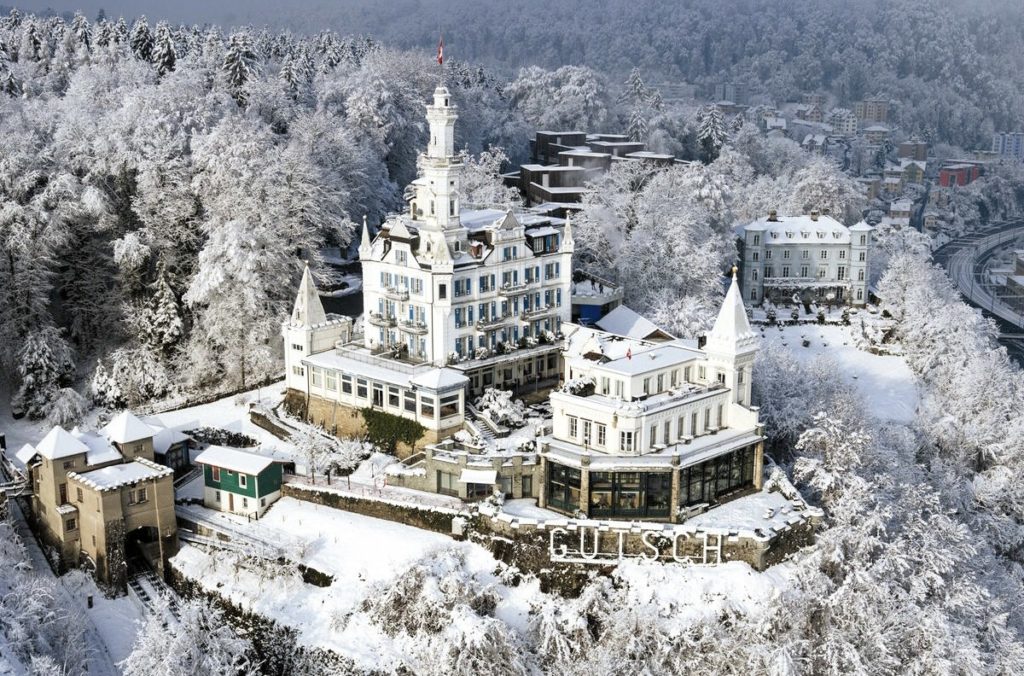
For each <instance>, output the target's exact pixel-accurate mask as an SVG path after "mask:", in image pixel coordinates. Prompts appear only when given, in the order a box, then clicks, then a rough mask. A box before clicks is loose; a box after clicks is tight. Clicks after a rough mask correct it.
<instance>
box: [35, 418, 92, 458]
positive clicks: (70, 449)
mask: <svg viewBox="0 0 1024 676" xmlns="http://www.w3.org/2000/svg"><path fill="white" fill-rule="evenodd" d="M36 451H37V452H38V453H39V455H41V456H43V457H44V458H47V459H49V460H56V459H58V458H68V457H70V456H72V455H80V454H82V453H88V452H89V447H88V446H86V445H85V444H83V443H82V442H81V441H79V440H78V439H76V438H74V437H73V436H71V432H68V431H67V430H66V429H64V428H63V427H59V426H58V427H54V428H53V429H52V430H50V431H49V433H47V435H46V436H45V437H43V440H42V441H40V442H39V443H38V444H36Z"/></svg>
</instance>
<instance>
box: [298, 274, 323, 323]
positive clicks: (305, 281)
mask: <svg viewBox="0 0 1024 676" xmlns="http://www.w3.org/2000/svg"><path fill="white" fill-rule="evenodd" d="M326 321H327V314H326V313H325V312H324V306H323V303H321V302H320V295H319V294H318V293H317V290H316V284H314V283H313V275H311V274H310V272H309V263H306V269H305V270H303V271H302V282H300V283H299V293H298V295H297V296H296V297H295V307H294V308H293V309H292V324H293V325H296V326H315V325H317V324H323V323H324V322H326Z"/></svg>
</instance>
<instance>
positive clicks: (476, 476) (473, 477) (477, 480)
mask: <svg viewBox="0 0 1024 676" xmlns="http://www.w3.org/2000/svg"><path fill="white" fill-rule="evenodd" d="M497 480H498V473H497V472H496V471H495V470H493V469H464V470H462V473H461V474H460V475H459V483H460V484H484V485H491V484H493V483H494V482H496V481H497Z"/></svg>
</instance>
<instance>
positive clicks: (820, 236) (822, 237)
mask: <svg viewBox="0 0 1024 676" xmlns="http://www.w3.org/2000/svg"><path fill="white" fill-rule="evenodd" d="M818 239H825V233H823V232H821V231H819V232H818Z"/></svg>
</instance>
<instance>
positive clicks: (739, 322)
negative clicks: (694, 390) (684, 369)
mask: <svg viewBox="0 0 1024 676" xmlns="http://www.w3.org/2000/svg"><path fill="white" fill-rule="evenodd" d="M757 342H758V341H757V334H755V333H754V332H753V331H751V329H750V322H749V321H747V310H746V308H745V307H744V306H743V296H742V294H741V293H740V285H739V281H738V280H737V279H736V268H735V267H733V269H732V283H731V284H730V285H729V291H728V292H727V293H726V294H725V301H724V302H723V303H722V308H721V309H720V310H719V311H718V318H717V319H715V325H714V326H713V327H712V328H711V331H710V332H709V333H708V334H707V341H706V343H705V345H704V351H705V353H706V354H707V356H708V363H709V364H710V365H711V367H712V369H714V370H716V371H718V372H720V373H723V374H724V375H725V383H726V384H727V385H728V386H729V387H730V388H731V389H732V390H733V401H735V402H737V403H739V404H743V405H749V403H750V374H751V372H752V369H753V364H754V355H755V353H756V352H757V348H758V345H757Z"/></svg>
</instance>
